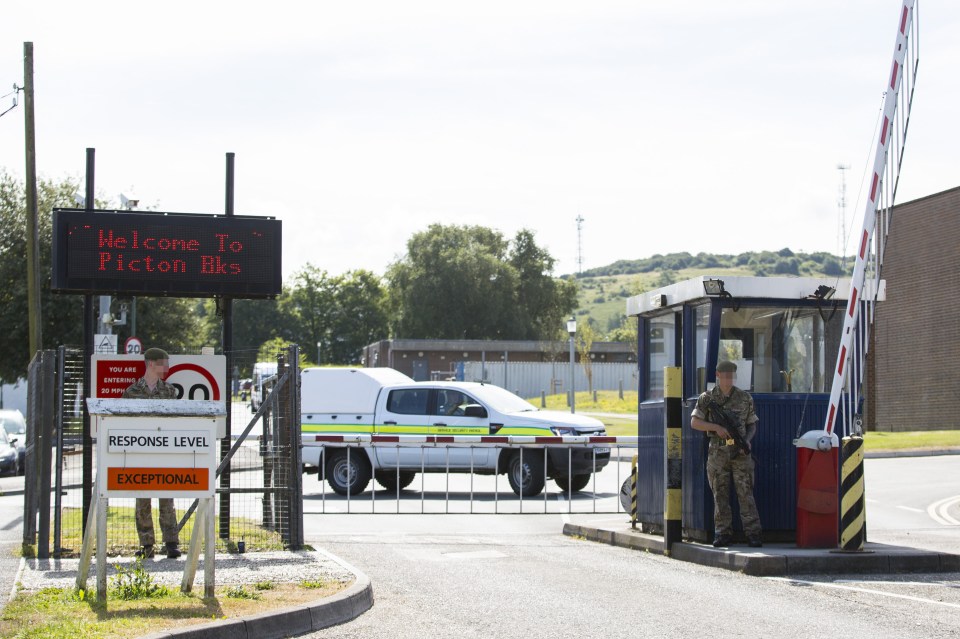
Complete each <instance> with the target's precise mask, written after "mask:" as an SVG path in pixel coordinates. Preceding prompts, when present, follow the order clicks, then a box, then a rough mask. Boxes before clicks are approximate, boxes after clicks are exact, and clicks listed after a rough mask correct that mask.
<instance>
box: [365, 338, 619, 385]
mask: <svg viewBox="0 0 960 639" xmlns="http://www.w3.org/2000/svg"><path fill="white" fill-rule="evenodd" d="M569 352H570V351H569V343H568V342H549V341H548V342H538V341H524V340H515V341H514V340H489V341H486V340H427V339H424V340H417V339H396V340H382V341H380V342H375V343H373V344H370V345H369V346H367V347H366V348H364V350H363V365H364V366H367V367H378V366H388V367H390V368H394V369H396V370H398V371H400V372H401V373H403V374H405V375H409V376H411V377H413V378H414V379H417V380H420V381H426V380H429V379H443V378H445V377H449V376H450V375H452V374H453V372H454V370H455V369H454V367H455V366H456V364H457V363H459V362H482V363H490V364H493V363H497V364H502V363H503V362H507V363H517V362H553V361H560V362H566V361H568V360H569ZM591 358H592V359H593V361H595V362H596V363H614V362H616V363H622V362H635V361H636V359H637V355H636V353H634V352H632V347H631V346H630V345H629V344H627V343H625V342H594V343H593V348H592V350H591ZM575 359H576V360H577V361H580V355H579V353H576V354H575Z"/></svg>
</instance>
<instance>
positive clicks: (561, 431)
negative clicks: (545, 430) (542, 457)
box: [550, 426, 580, 437]
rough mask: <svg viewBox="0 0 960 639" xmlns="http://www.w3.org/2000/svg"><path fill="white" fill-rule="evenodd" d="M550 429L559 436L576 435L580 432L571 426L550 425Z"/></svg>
mask: <svg viewBox="0 0 960 639" xmlns="http://www.w3.org/2000/svg"><path fill="white" fill-rule="evenodd" d="M550 430H551V431H552V432H553V434H554V435H559V436H561V437H562V436H564V435H574V436H576V435H579V434H580V433H579V432H577V429H576V428H574V427H573V426H551V427H550Z"/></svg>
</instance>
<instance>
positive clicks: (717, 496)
mask: <svg viewBox="0 0 960 639" xmlns="http://www.w3.org/2000/svg"><path fill="white" fill-rule="evenodd" d="M736 371H737V365H736V364H734V363H733V362H731V361H728V360H725V361H722V362H720V363H719V364H717V384H716V386H714V387H713V389H711V390H709V391H707V392H705V393H702V394H701V395H700V397H699V398H698V399H697V405H696V407H695V408H694V409H693V415H692V416H691V417H690V426H692V427H693V428H694V429H695V430H699V431H703V432H705V433H707V435H708V437H709V439H710V448H709V451H708V452H707V481H709V482H710V489H711V490H712V491H713V524H714V529H715V531H716V533H715V537H714V540H713V545H714V546H716V547H722V546H729V545H730V543H731V542H732V541H733V511H732V509H731V507H730V478H731V475H732V476H733V485H734V488H735V489H736V491H737V502H738V503H739V504H740V520H741V522H742V523H743V532H744V533H745V534H746V536H747V543H748V544H749V545H750V546H751V547H753V548H758V547H760V546H762V545H763V541H762V530H761V528H760V515H759V513H758V512H757V504H756V501H754V498H753V470H754V462H753V457H752V456H751V455H750V452H749V451H750V442H751V440H753V436H754V435H755V434H756V432H757V421H758V419H757V414H756V412H754V408H753V398H752V397H750V393H748V392H746V391H744V390H741V389H739V388H737V387H736V386H734V385H733V381H734V377H735V373H736Z"/></svg>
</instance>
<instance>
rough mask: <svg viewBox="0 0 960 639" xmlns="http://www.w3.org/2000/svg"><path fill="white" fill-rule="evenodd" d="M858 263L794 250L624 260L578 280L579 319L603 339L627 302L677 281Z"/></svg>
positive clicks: (844, 271) (796, 273)
mask: <svg viewBox="0 0 960 639" xmlns="http://www.w3.org/2000/svg"><path fill="white" fill-rule="evenodd" d="M853 261H854V260H853V258H847V259H846V262H845V263H842V262H841V258H839V257H837V256H835V255H831V254H829V253H823V252H819V253H794V252H793V251H791V250H790V249H786V248H784V249H781V250H779V251H759V252H748V253H741V254H739V255H713V254H709V253H697V254H696V255H691V254H690V253H670V254H668V255H659V254H658V255H654V256H652V257H648V258H644V259H638V260H619V261H617V262H614V263H613V264H610V265H609V266H603V267H598V268H592V269H589V270H586V271H583V272H582V273H579V274H576V275H567V276H564V277H573V278H575V279H576V281H577V284H578V285H579V297H578V300H579V306H578V309H577V315H578V316H580V317H581V318H589V319H590V321H591V323H592V324H593V325H594V327H595V328H596V330H597V331H598V332H599V333H601V334H602V335H605V336H606V335H609V333H610V332H611V331H614V330H616V329H617V328H618V327H620V326H621V324H622V323H623V321H624V320H625V319H626V313H625V308H626V300H627V298H628V297H631V296H633V295H639V294H640V293H643V292H645V291H650V290H653V289H656V288H659V287H661V286H666V285H668V284H671V283H673V282H681V281H683V280H686V279H690V278H692V277H698V276H700V275H711V276H719V277H723V276H725V275H726V276H737V275H739V276H757V277H839V276H845V275H846V276H848V275H850V274H851V273H852V271H853Z"/></svg>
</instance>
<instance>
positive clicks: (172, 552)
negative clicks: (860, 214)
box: [167, 541, 183, 559]
mask: <svg viewBox="0 0 960 639" xmlns="http://www.w3.org/2000/svg"><path fill="white" fill-rule="evenodd" d="M182 554H183V553H182V552H180V544H178V543H177V542H175V541H168V542H167V558H168V559H176V558H177V557H179V556H180V555H182Z"/></svg>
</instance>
